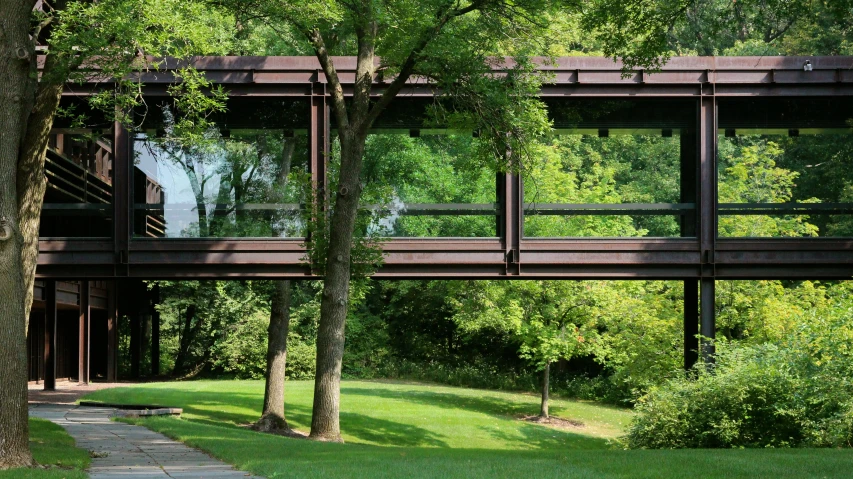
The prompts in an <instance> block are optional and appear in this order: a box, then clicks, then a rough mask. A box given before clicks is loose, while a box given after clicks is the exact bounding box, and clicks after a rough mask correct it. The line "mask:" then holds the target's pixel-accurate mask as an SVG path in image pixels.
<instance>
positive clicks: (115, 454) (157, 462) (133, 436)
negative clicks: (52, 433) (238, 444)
mask: <svg viewBox="0 0 853 479" xmlns="http://www.w3.org/2000/svg"><path fill="white" fill-rule="evenodd" d="M114 413H115V409H111V408H94V407H80V406H74V405H68V404H30V416H33V417H40V418H43V419H47V420H50V421H52V422H54V423H56V424H59V425H60V426H62V427H64V428H65V430H66V431H68V434H70V435H71V437H73V438H74V439H75V440H76V441H77V447H80V448H82V449H86V450H89V451H92V452H93V453H94V454H93V455H94V458H93V459H92V465H91V467H90V468H89V471H88V472H89V474H90V477H91V479H166V478H174V479H179V478H180V479H184V478H186V479H190V478H192V479H260V478H258V477H257V476H252V475H251V474H248V473H246V472H243V471H238V470H235V469H234V468H233V467H231V466H230V465H228V464H225V463H223V462H220V461H218V460H216V459H213V458H212V457H210V456H208V455H207V454H205V453H203V452H201V451H198V450H196V449H192V448H190V447H187V446H185V445H183V444H181V443H179V442H176V441H173V440H171V439H169V438H167V437H166V436H164V435H162V434H159V433H156V432H153V431H150V430H148V429H146V428H144V427H142V426H133V425H130V424H124V423H120V422H114V421H110V417H112V416H113V414H114Z"/></svg>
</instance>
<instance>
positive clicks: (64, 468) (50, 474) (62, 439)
mask: <svg viewBox="0 0 853 479" xmlns="http://www.w3.org/2000/svg"><path fill="white" fill-rule="evenodd" d="M30 450H31V451H32V453H33V458H34V459H35V460H36V462H37V463H38V464H39V465H41V466H47V469H42V468H32V469H11V470H6V471H0V479H62V478H65V479H85V478H87V477H88V475H87V474H86V473H85V472H83V469H85V468H87V467H88V466H89V462H90V459H89V451H86V450H83V449H80V448H77V447H76V446H75V445H74V439H73V438H72V437H71V436H69V435H68V433H66V432H65V429H62V427H60V426H57V425H56V424H54V423H52V422H50V421H47V420H45V419H38V418H30Z"/></svg>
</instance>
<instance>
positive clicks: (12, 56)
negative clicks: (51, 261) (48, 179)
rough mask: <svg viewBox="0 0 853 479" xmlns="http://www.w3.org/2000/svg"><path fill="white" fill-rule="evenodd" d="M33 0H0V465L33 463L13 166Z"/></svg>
mask: <svg viewBox="0 0 853 479" xmlns="http://www.w3.org/2000/svg"><path fill="white" fill-rule="evenodd" d="M33 6H34V1H20V0H0V105H2V107H0V272H2V274H0V298H2V300H0V364H1V365H3V369H2V372H0V469H6V468H11V467H26V466H30V465H32V464H33V459H32V455H31V454H30V448H29V425H28V422H27V421H28V417H27V344H26V326H27V323H26V319H25V313H26V311H27V309H28V308H27V307H26V306H25V299H26V297H27V294H26V292H25V286H24V284H25V280H24V278H25V276H24V273H25V272H24V268H23V265H22V252H23V247H24V237H23V235H22V234H23V231H22V229H21V225H20V223H19V220H20V215H19V213H18V186H17V171H18V158H19V156H20V152H21V147H22V142H23V139H24V138H25V137H26V127H27V122H28V120H29V114H30V111H31V109H32V103H33V98H34V95H35V89H36V79H37V76H36V72H35V65H36V63H35V48H34V46H33V43H32V41H31V40H30V38H29V29H30V13H31V12H32V9H33Z"/></svg>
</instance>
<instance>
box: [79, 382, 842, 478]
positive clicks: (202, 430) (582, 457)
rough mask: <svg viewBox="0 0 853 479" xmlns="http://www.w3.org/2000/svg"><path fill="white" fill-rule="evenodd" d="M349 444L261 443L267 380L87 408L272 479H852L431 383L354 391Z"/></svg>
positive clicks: (813, 464) (303, 409) (122, 397)
mask: <svg viewBox="0 0 853 479" xmlns="http://www.w3.org/2000/svg"><path fill="white" fill-rule="evenodd" d="M312 387H313V384H312V383H310V382H288V383H287V414H288V420H289V421H290V423H291V425H292V426H293V427H295V428H296V429H299V430H302V431H307V430H308V425H309V423H310V413H311V394H312ZM341 394H342V397H341V428H342V430H343V434H344V439H345V440H346V444H343V445H341V444H319V443H314V442H310V441H305V440H298V439H289V438H283V437H277V436H270V435H265V434H260V433H256V432H253V431H250V430H248V429H246V428H245V427H243V426H245V425H246V424H248V423H250V422H252V421H253V420H254V419H256V418H257V416H258V415H259V409H260V406H261V403H262V400H263V382H261V381H193V382H178V383H152V384H143V385H138V386H133V387H127V388H120V389H111V390H103V391H98V392H95V393H92V394H91V395H89V396H87V397H86V399H87V400H96V401H104V402H110V403H134V404H140V403H143V404H157V405H166V406H177V407H182V408H184V416H183V419H174V418H153V419H139V420H134V422H136V423H138V424H142V425H145V426H147V427H149V428H151V429H154V430H156V431H160V432H162V433H164V434H166V435H168V436H171V437H174V438H176V439H179V440H181V441H184V442H186V443H187V444H189V445H191V446H195V447H199V448H201V449H204V450H206V451H208V452H210V453H211V454H213V455H214V456H216V457H219V458H221V459H222V460H224V461H226V462H229V463H232V464H235V465H236V466H237V467H239V468H240V469H243V470H247V471H251V472H253V473H256V474H259V475H262V476H266V477H270V478H272V477H299V478H301V477H306V478H311V477H316V478H324V479H328V478H360V477H371V478H382V477H389V478H391V477H413V478H422V477H423V478H426V477H441V478H445V477H447V478H454V477H458V478H479V477H482V478H492V477H507V478H517V477H537V478H538V477H554V478H557V477H559V478H628V477H637V478H682V477H683V478H690V479H695V478H697V477H702V478H717V477H719V478H741V477H742V478H762V477H772V478H773V479H784V478H828V477H839V478H840V477H845V478H846V477H850V474H851V473H850V471H851V470H853V469H851V467H853V466H851V464H853V451H849V450H719V451H708V450H699V451H623V450H620V449H618V447H617V446H616V445H615V444H614V442H613V441H612V440H613V439H614V438H616V437H618V436H619V435H620V434H621V433H622V431H623V430H624V428H625V426H626V425H627V423H628V422H629V421H630V418H631V413H630V412H629V411H626V410H621V409H616V408H612V407H605V406H600V405H596V404H591V403H586V402H579V401H566V400H556V401H554V404H553V405H552V411H553V413H554V414H555V415H557V416H560V417H564V418H570V419H573V420H578V421H581V422H583V423H584V424H585V426H584V427H582V428H577V429H572V430H558V429H553V428H550V427H546V426H540V425H537V424H530V423H526V422H523V421H519V420H518V419H516V417H518V416H521V415H526V414H535V413H536V412H537V411H538V397H536V396H533V395H527V394H518V393H503V392H495V391H482V390H472V389H462V388H451V387H442V386H433V385H420V384H404V383H389V382H372V381H345V382H344V383H343V385H342V388H341Z"/></svg>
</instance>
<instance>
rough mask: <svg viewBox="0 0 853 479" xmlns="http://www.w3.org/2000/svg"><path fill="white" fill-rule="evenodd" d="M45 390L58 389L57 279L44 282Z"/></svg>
mask: <svg viewBox="0 0 853 479" xmlns="http://www.w3.org/2000/svg"><path fill="white" fill-rule="evenodd" d="M44 303H45V311H44V358H43V360H44V390H45V391H53V390H55V389H56V316H57V307H56V281H54V280H48V281H45V282H44Z"/></svg>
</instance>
